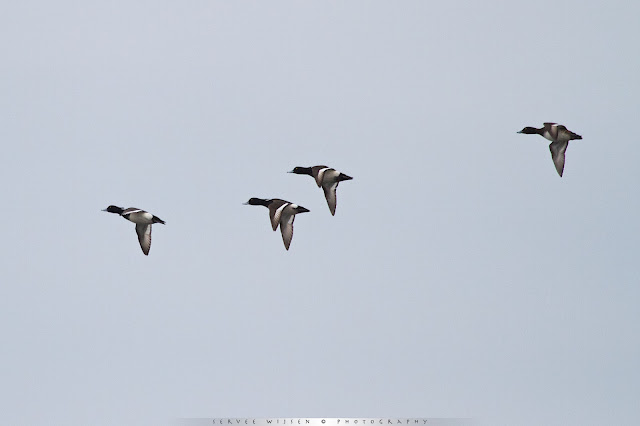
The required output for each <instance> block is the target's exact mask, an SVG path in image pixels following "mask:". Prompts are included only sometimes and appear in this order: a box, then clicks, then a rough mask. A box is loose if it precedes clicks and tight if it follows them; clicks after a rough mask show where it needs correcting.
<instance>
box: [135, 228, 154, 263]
mask: <svg viewBox="0 0 640 426" xmlns="http://www.w3.org/2000/svg"><path fill="white" fill-rule="evenodd" d="M136 234H138V241H139V242H140V248H141V249H142V252H143V253H144V254H145V255H146V256H149V249H150V248H151V225H143V224H136Z"/></svg>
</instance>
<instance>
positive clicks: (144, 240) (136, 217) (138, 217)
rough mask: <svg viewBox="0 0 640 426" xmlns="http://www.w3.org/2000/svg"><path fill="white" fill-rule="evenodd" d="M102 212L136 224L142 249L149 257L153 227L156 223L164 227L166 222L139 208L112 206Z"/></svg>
mask: <svg viewBox="0 0 640 426" xmlns="http://www.w3.org/2000/svg"><path fill="white" fill-rule="evenodd" d="M102 211H104V212H109V213H115V214H118V215H120V216H122V217H123V218H125V219H127V220H128V221H130V222H133V223H135V224H136V234H138V242H139V243H140V248H141V249H142V252H143V253H144V254H145V256H148V255H149V250H150V249H151V225H153V224H154V223H161V224H163V225H164V224H165V221H164V220H162V219H160V218H159V217H158V216H155V215H153V214H151V213H149V212H147V211H144V210H142V209H139V208H137V207H129V208H126V209H123V208H122V207H118V206H114V205H111V206H109V207H107V208H106V209H104V210H102Z"/></svg>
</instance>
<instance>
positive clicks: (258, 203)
mask: <svg viewBox="0 0 640 426" xmlns="http://www.w3.org/2000/svg"><path fill="white" fill-rule="evenodd" d="M270 202H271V200H264V199H262V198H255V197H254V198H249V201H247V202H246V203H243V204H247V205H250V206H265V207H268V206H269V203H270Z"/></svg>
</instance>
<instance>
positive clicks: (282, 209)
mask: <svg viewBox="0 0 640 426" xmlns="http://www.w3.org/2000/svg"><path fill="white" fill-rule="evenodd" d="M244 204H248V205H251V206H265V207H267V208H268V209H269V219H270V220H271V227H272V228H273V230H274V231H275V230H276V229H278V225H279V226H280V232H281V233H282V241H283V242H284V247H285V248H286V249H287V250H289V246H290V245H291V239H292V238H293V221H294V220H295V217H296V214H298V213H306V212H308V211H309V210H307V209H305V208H304V207H302V206H299V205H297V204H294V203H291V202H289V201H285V200H281V199H279V198H271V199H262V198H251V199H249V201H247V202H246V203H244Z"/></svg>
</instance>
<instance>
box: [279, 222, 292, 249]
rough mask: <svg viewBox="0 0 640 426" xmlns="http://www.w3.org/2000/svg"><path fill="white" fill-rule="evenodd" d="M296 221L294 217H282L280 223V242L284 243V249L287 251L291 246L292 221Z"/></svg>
mask: <svg viewBox="0 0 640 426" xmlns="http://www.w3.org/2000/svg"><path fill="white" fill-rule="evenodd" d="M295 219H296V215H295V214H292V215H289V216H286V215H285V216H283V217H282V220H281V221H280V232H281V233H282V242H284V248H286V249H287V250H289V246H290V245H291V239H292V238H293V221H294V220H295Z"/></svg>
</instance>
